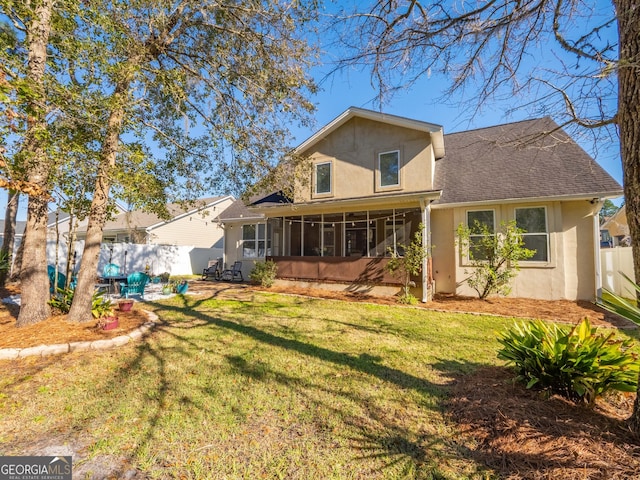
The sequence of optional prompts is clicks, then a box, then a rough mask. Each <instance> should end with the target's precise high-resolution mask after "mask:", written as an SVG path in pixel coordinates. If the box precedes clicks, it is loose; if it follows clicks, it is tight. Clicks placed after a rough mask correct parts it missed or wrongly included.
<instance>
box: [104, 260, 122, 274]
mask: <svg viewBox="0 0 640 480" xmlns="http://www.w3.org/2000/svg"><path fill="white" fill-rule="evenodd" d="M119 274H120V266H119V265H116V264H115V263H107V264H106V265H105V266H104V268H103V269H102V276H103V277H115V276H116V275H119Z"/></svg>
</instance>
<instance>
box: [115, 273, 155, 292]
mask: <svg viewBox="0 0 640 480" xmlns="http://www.w3.org/2000/svg"><path fill="white" fill-rule="evenodd" d="M147 283H149V275H147V274H145V273H142V272H133V273H131V274H129V275H128V276H127V283H121V284H120V296H121V297H124V298H129V295H140V298H144V288H145V287H146V286H147Z"/></svg>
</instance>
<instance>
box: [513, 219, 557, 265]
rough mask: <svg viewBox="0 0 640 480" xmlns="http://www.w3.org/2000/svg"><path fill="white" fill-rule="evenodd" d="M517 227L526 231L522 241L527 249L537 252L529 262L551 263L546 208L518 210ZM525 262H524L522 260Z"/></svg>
mask: <svg viewBox="0 0 640 480" xmlns="http://www.w3.org/2000/svg"><path fill="white" fill-rule="evenodd" d="M515 217H516V226H517V227H518V228H521V229H522V230H524V233H523V234H522V239H523V240H524V246H525V248H528V249H529V250H535V251H536V253H535V254H534V255H533V257H531V258H529V259H527V260H526V261H528V262H548V261H549V230H548V228H547V209H546V208H545V207H531V208H516V211H515ZM522 261H524V260H522Z"/></svg>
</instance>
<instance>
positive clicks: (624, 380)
mask: <svg viewBox="0 0 640 480" xmlns="http://www.w3.org/2000/svg"><path fill="white" fill-rule="evenodd" d="M596 331H597V329H596V328H592V327H591V325H590V323H589V320H588V319H586V318H585V319H584V320H582V322H580V323H579V324H577V325H576V326H575V327H573V328H572V329H571V330H570V331H569V332H567V331H566V330H564V329H562V328H560V327H558V326H555V325H549V324H546V323H544V322H542V321H540V320H537V321H535V322H529V323H522V324H520V325H517V324H516V325H515V326H514V327H512V328H511V329H510V330H508V331H506V332H504V333H502V334H501V336H500V337H499V338H498V341H499V342H500V343H501V344H502V348H501V349H500V350H499V351H498V358H501V359H502V360H506V361H507V362H508V363H510V364H513V365H515V369H516V372H517V374H518V375H517V377H516V379H517V380H518V381H522V382H524V383H526V386H527V388H534V387H535V388H536V389H539V390H545V391H548V392H551V393H556V394H559V395H561V396H563V397H565V398H568V399H570V400H573V401H575V402H584V403H587V404H589V405H593V403H594V401H595V399H596V398H597V397H598V396H600V395H602V394H603V393H605V392H607V391H609V390H620V391H625V392H633V391H635V390H636V385H637V380H638V365H637V363H636V360H637V356H636V355H635V354H634V353H632V352H631V351H630V350H629V348H630V347H631V345H632V343H631V341H630V340H614V339H613V335H614V334H613V333H610V334H608V335H603V334H600V333H596Z"/></svg>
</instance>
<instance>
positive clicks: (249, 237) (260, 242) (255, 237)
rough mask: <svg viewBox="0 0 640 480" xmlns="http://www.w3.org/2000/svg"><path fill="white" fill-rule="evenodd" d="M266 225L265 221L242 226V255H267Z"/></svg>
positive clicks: (246, 256)
mask: <svg viewBox="0 0 640 480" xmlns="http://www.w3.org/2000/svg"><path fill="white" fill-rule="evenodd" d="M265 246H266V225H265V224H264V223H258V224H251V225H243V226H242V256H243V257H244V258H257V257H264V256H265Z"/></svg>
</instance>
